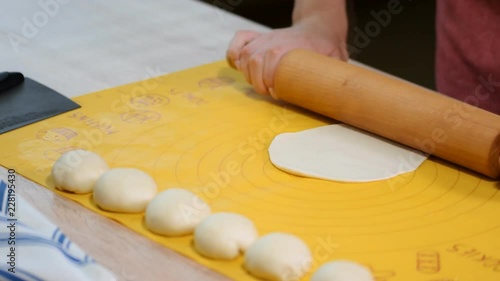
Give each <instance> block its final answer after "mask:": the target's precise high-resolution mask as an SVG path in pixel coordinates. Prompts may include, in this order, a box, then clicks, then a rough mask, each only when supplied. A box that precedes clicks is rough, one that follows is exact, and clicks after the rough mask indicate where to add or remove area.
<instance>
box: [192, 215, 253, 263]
mask: <svg viewBox="0 0 500 281" xmlns="http://www.w3.org/2000/svg"><path fill="white" fill-rule="evenodd" d="M257 237H258V233H257V229H255V226H254V224H253V222H252V221H251V220H249V219H248V218H246V217H244V216H242V215H239V214H234V213H217V214H213V215H210V216H208V217H206V218H205V219H203V220H202V221H201V223H200V224H199V225H198V226H197V227H196V228H195V230H194V248H195V249H196V251H197V252H198V253H200V254H201V255H203V256H205V257H208V258H213V259H222V260H230V259H234V258H236V257H237V256H238V255H239V254H240V253H242V252H245V250H246V249H247V248H248V247H249V246H250V244H252V243H253V242H254V241H255V239H257Z"/></svg>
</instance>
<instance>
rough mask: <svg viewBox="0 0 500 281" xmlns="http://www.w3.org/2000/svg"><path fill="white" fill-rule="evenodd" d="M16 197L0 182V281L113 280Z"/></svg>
mask: <svg viewBox="0 0 500 281" xmlns="http://www.w3.org/2000/svg"><path fill="white" fill-rule="evenodd" d="M15 193H16V189H15V187H14V186H12V185H11V184H9V181H8V180H7V181H4V180H2V179H0V280H13V281H17V280H34V281H38V280H47V281H59V280H61V281H69V280H71V281H112V280H116V278H115V276H114V275H113V274H112V273H111V272H110V271H109V270H107V269H106V268H104V267H102V266H101V265H99V264H97V263H96V262H95V261H94V260H93V259H92V258H91V257H90V256H89V255H87V254H86V253H85V252H83V251H82V249H80V248H79V247H78V246H77V245H75V244H74V243H72V242H71V240H70V239H69V238H68V237H66V235H64V233H62V232H61V230H60V229H59V228H58V227H57V226H56V225H54V224H52V223H51V222H50V221H49V220H48V219H47V218H45V217H44V216H43V215H42V214H41V213H40V212H38V211H37V210H36V209H35V208H33V207H32V206H31V205H30V204H29V203H28V202H27V201H26V200H24V199H23V198H22V197H21V196H19V195H16V194H15Z"/></svg>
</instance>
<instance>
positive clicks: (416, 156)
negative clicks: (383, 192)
mask: <svg viewBox="0 0 500 281" xmlns="http://www.w3.org/2000/svg"><path fill="white" fill-rule="evenodd" d="M269 157H270V159H271V162H272V163H273V164H274V165H275V166H276V167H277V168H278V169H281V170H283V171H285V172H288V173H291V174H294V175H299V176H306V177H312V178H319V179H325V180H333V181H342V182H369V181H376V180H383V179H388V178H391V177H394V176H397V175H400V174H403V173H407V172H412V171H414V170H416V169H417V168H418V167H419V166H420V165H421V164H422V163H423V162H424V161H425V159H427V156H426V155H425V153H423V152H420V151H418V150H415V149H412V148H409V147H406V146H404V145H401V144H398V143H395V142H392V141H390V140H387V139H384V138H382V137H379V136H375V135H373V134H370V133H368V132H365V131H362V130H359V129H356V128H353V127H350V126H348V125H345V124H336V125H330V126H323V127H318V128H314V129H309V130H305V131H301V132H297V133H284V134H280V135H278V136H276V137H275V138H274V140H273V141H272V143H271V146H270V147H269Z"/></svg>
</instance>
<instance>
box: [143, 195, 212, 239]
mask: <svg viewBox="0 0 500 281" xmlns="http://www.w3.org/2000/svg"><path fill="white" fill-rule="evenodd" d="M208 215H210V207H209V206H208V205H207V203H205V202H204V201H203V200H202V199H201V198H200V197H198V196H196V194H194V193H192V192H191V191H189V190H186V189H182V188H170V189H167V190H165V191H163V192H161V193H160V194H158V195H157V196H156V197H155V198H154V199H153V201H151V203H149V205H148V207H147V209H146V217H145V221H146V227H147V228H148V229H149V230H151V231H152V232H154V233H156V234H160V235H167V236H180V235H185V234H191V233H193V231H194V228H195V227H196V226H197V225H198V224H199V223H200V221H201V220H202V219H204V218H205V217H207V216H208Z"/></svg>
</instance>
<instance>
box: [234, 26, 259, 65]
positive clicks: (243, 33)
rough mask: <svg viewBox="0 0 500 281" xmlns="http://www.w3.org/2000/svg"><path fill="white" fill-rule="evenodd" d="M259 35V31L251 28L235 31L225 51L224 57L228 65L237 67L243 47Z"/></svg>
mask: <svg viewBox="0 0 500 281" xmlns="http://www.w3.org/2000/svg"><path fill="white" fill-rule="evenodd" d="M259 35H260V33H259V32H255V31H251V30H240V31H238V32H236V34H235V35H234V37H233V39H232V40H231V42H230V43H229V47H228V49H227V52H226V59H227V61H228V63H229V65H231V66H232V67H235V68H236V69H238V60H239V59H240V55H241V51H242V49H243V47H244V46H245V45H247V44H248V43H249V42H251V41H252V40H254V39H255V38H257V37H258V36H259Z"/></svg>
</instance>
